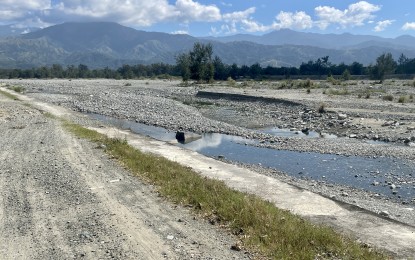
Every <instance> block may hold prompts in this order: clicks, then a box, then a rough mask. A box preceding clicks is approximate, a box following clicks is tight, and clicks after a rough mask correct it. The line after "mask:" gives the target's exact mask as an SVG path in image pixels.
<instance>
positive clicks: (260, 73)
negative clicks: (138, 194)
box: [0, 43, 415, 84]
mask: <svg viewBox="0 0 415 260" xmlns="http://www.w3.org/2000/svg"><path fill="white" fill-rule="evenodd" d="M212 53H213V50H212V45H210V44H206V45H205V44H201V43H195V45H194V47H193V50H191V51H189V52H188V53H182V54H180V55H178V56H177V57H176V65H170V64H165V63H156V64H151V65H142V64H138V65H123V66H122V67H120V68H118V69H115V70H114V69H110V68H108V67H106V68H102V69H89V68H88V67H87V66H86V65H84V64H79V65H78V66H74V65H70V66H67V67H66V68H64V67H63V66H62V65H59V64H53V65H51V66H43V67H39V68H31V69H0V78H39V79H43V78H69V79H73V78H111V79H137V78H151V77H158V78H165V79H169V78H171V77H182V79H183V80H184V81H187V80H196V81H199V82H209V81H212V80H228V81H229V79H233V80H235V79H270V78H271V79H272V78H286V79H289V78H296V77H297V78H298V77H310V78H311V77H312V78H328V79H329V81H330V82H331V83H333V84H335V83H336V84H337V83H338V82H339V80H349V79H352V78H353V76H355V77H356V76H359V77H367V78H371V79H375V80H379V81H380V82H382V81H383V80H384V79H385V76H386V75H401V74H406V75H410V74H415V59H409V58H407V57H406V56H405V55H403V54H402V55H401V56H400V57H399V59H398V61H395V60H394V59H393V57H392V54H391V53H384V54H382V55H381V56H379V57H378V58H377V59H376V63H375V64H373V65H369V66H366V67H365V66H363V64H361V63H358V62H353V63H352V64H349V65H346V64H344V63H340V64H332V63H331V62H330V61H329V56H324V57H321V58H318V59H317V60H315V61H312V60H310V61H308V62H303V63H302V64H301V65H300V66H299V67H298V68H297V67H272V66H268V67H265V68H263V67H261V66H260V65H259V63H255V64H252V65H251V66H247V65H242V66H238V65H237V64H232V65H229V64H224V63H223V62H222V60H221V58H220V57H217V56H216V57H214V58H212ZM414 84H415V83H414Z"/></svg>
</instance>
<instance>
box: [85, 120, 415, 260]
mask: <svg viewBox="0 0 415 260" xmlns="http://www.w3.org/2000/svg"><path fill="white" fill-rule="evenodd" d="M91 129H93V130H95V131H97V132H100V133H102V134H105V135H107V136H109V137H117V138H122V139H124V138H125V139H126V140H127V141H128V143H129V144H130V145H132V146H133V147H135V148H137V149H139V150H140V151H143V152H149V153H153V154H156V155H159V156H163V157H165V158H167V159H169V160H172V161H175V162H178V163H180V164H182V165H185V166H189V167H191V168H192V169H193V170H195V171H196V172H198V173H200V174H201V175H203V176H206V177H209V178H214V179H218V180H222V181H224V182H225V183H226V184H227V185H228V186H229V187H232V188H234V189H236V190H239V191H242V192H247V193H251V194H256V195H258V196H259V197H261V198H263V199H265V200H268V201H271V202H273V203H274V204H275V205H276V206H277V207H278V208H281V209H285V210H289V211H291V212H292V213H294V214H297V215H299V216H302V217H304V218H307V219H310V220H311V221H313V222H315V223H322V224H325V225H329V226H332V227H334V228H336V229H337V230H340V231H341V232H344V233H346V234H349V235H351V236H353V237H355V238H356V239H358V240H359V241H362V242H364V243H367V244H370V245H373V246H375V247H378V248H380V249H383V250H386V251H389V252H395V253H396V252H398V255H399V257H405V259H415V258H414V257H415V228H414V227H411V226H408V225H404V224H401V223H398V222H396V221H393V220H389V219H386V218H382V217H380V216H379V215H376V214H374V213H371V212H368V211H366V210H364V209H360V208H358V207H356V206H353V205H349V204H345V203H340V202H336V201H334V200H332V199H329V198H326V197H323V196H320V195H318V194H315V193H312V192H309V191H306V190H303V189H299V188H297V187H294V186H292V185H289V184H287V183H284V182H281V181H279V180H277V179H274V178H271V177H268V176H264V175H261V174H258V173H256V172H253V171H251V170H248V169H245V168H240V167H237V166H235V165H231V164H228V163H224V162H221V161H217V160H215V159H212V158H209V157H206V156H204V155H201V154H198V153H196V152H193V151H189V150H186V149H183V148H180V147H177V146H174V145H171V144H169V143H166V142H161V141H157V140H152V139H149V138H148V137H143V136H139V135H136V134H133V133H131V132H128V131H122V130H119V129H116V128H91Z"/></svg>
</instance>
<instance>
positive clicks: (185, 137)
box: [176, 130, 202, 144]
mask: <svg viewBox="0 0 415 260" xmlns="http://www.w3.org/2000/svg"><path fill="white" fill-rule="evenodd" d="M200 138H202V136H201V135H198V134H195V133H191V132H184V131H180V130H179V131H177V132H176V140H177V141H178V142H179V143H181V144H187V143H190V142H193V141H196V140H198V139H200Z"/></svg>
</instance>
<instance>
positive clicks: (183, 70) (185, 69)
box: [176, 53, 190, 81]
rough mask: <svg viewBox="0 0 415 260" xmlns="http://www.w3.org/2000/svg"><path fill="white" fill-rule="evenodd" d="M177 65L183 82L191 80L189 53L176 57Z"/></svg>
mask: <svg viewBox="0 0 415 260" xmlns="http://www.w3.org/2000/svg"><path fill="white" fill-rule="evenodd" d="M176 65H177V67H178V68H179V70H180V76H182V79H183V81H188V80H189V79H190V55H189V54H188V53H182V54H180V55H179V56H177V57H176Z"/></svg>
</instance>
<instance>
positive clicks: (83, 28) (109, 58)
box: [0, 22, 415, 68]
mask: <svg viewBox="0 0 415 260" xmlns="http://www.w3.org/2000/svg"><path fill="white" fill-rule="evenodd" d="M232 39H237V40H238V41H234V40H232ZM339 39H341V41H342V44H343V45H340V44H337V41H339ZM195 42H204V43H208V42H210V43H212V45H213V49H214V55H218V56H219V57H221V59H222V61H223V62H224V63H227V64H232V63H236V64H238V65H251V64H253V63H256V62H258V63H260V64H261V65H264V66H267V65H272V66H299V65H300V64H301V63H302V62H307V61H309V60H316V59H317V58H320V57H323V56H330V61H331V62H332V63H336V64H338V63H341V62H344V63H346V64H350V63H352V62H354V61H357V62H360V63H362V64H364V65H367V64H370V63H374V62H375V60H376V57H378V56H379V55H381V54H382V53H384V52H391V53H392V54H393V55H394V57H396V58H397V57H398V56H399V55H400V54H401V53H404V54H405V55H406V56H408V57H410V58H412V57H415V38H414V37H412V36H401V37H398V38H396V39H386V38H380V37H376V36H364V35H363V36H362V35H352V34H342V35H335V34H331V35H323V34H311V33H299V32H294V31H290V30H281V31H275V32H271V33H268V34H265V35H263V36H254V35H235V36H229V37H222V38H201V39H199V38H195V37H192V36H189V35H174V34H167V33H160V32H145V31H139V30H135V29H132V28H129V27H125V26H121V25H119V24H116V23H110V22H93V23H64V24H61V25H55V26H51V27H48V28H45V29H42V30H39V31H36V32H32V33H28V34H24V35H20V36H15V37H6V38H0V67H1V68H30V67H38V66H44V65H52V64H61V65H78V64H81V63H82V64H85V65H88V66H89V67H91V68H97V67H100V68H102V67H106V66H108V67H112V68H116V67H119V66H121V65H123V64H151V63H158V62H163V63H169V64H174V63H175V57H176V56H177V55H178V54H179V53H181V52H185V51H188V50H190V49H191V48H192V47H193V44H194V43H195ZM259 42H260V43H259ZM397 42H399V43H400V45H397ZM412 42H414V45H412V46H414V47H410V46H409V45H411V44H412ZM333 44H335V45H336V44H337V48H328V47H326V46H332V45H333ZM346 45H347V47H346ZM341 46H343V47H341Z"/></svg>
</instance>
